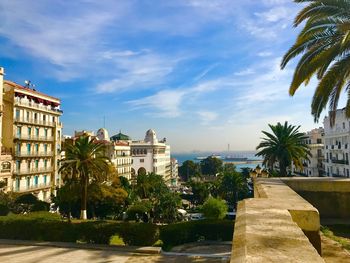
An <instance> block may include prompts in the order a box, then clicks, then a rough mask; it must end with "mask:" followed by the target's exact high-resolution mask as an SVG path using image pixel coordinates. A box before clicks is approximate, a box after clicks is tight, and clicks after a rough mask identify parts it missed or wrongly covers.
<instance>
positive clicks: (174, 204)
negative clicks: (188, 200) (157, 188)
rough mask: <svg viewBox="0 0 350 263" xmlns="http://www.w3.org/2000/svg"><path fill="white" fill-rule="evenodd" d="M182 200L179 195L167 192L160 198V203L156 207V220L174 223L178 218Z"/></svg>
mask: <svg viewBox="0 0 350 263" xmlns="http://www.w3.org/2000/svg"><path fill="white" fill-rule="evenodd" d="M180 204H181V198H180V197H179V195H178V194H177V193H172V192H170V191H169V192H167V193H164V194H162V195H161V196H160V198H159V202H158V203H157V204H156V205H155V208H154V210H155V211H154V214H155V218H156V219H159V220H161V221H163V222H164V221H165V222H168V223H171V222H174V221H175V220H176V219H177V217H178V211H177V209H178V208H179V206H180Z"/></svg>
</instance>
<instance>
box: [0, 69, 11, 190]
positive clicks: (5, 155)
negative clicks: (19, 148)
mask: <svg viewBox="0 0 350 263" xmlns="http://www.w3.org/2000/svg"><path fill="white" fill-rule="evenodd" d="M4 74H5V72H4V68H1V67H0V149H1V153H0V181H1V182H3V187H2V190H4V191H6V192H7V191H11V190H12V170H13V160H12V155H11V154H12V152H11V148H6V147H5V146H3V144H2V140H3V139H2V126H3V114H4V112H3V111H4V107H3V90H4V87H3V85H4Z"/></svg>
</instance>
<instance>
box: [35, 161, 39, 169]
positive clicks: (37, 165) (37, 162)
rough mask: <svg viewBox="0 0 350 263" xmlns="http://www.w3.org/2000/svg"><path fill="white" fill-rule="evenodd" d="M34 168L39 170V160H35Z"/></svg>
mask: <svg viewBox="0 0 350 263" xmlns="http://www.w3.org/2000/svg"><path fill="white" fill-rule="evenodd" d="M35 168H37V169H38V168H39V160H35Z"/></svg>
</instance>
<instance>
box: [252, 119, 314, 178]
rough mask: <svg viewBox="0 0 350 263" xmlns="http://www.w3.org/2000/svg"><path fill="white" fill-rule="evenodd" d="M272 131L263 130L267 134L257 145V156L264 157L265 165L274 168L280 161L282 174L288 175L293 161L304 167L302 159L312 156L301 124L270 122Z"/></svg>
mask: <svg viewBox="0 0 350 263" xmlns="http://www.w3.org/2000/svg"><path fill="white" fill-rule="evenodd" d="M269 127H270V128H271V130H272V133H268V132H266V131H262V133H263V134H264V135H265V136H266V137H265V138H263V140H262V142H261V143H260V144H259V145H258V146H257V147H256V149H257V150H259V151H258V153H257V154H256V155H257V156H262V157H264V161H263V165H266V166H268V167H269V168H270V170H273V165H274V164H275V162H278V163H279V169H280V175H281V176H287V167H288V166H290V165H291V163H292V162H293V163H294V164H295V165H296V166H297V167H302V160H303V159H308V156H311V154H310V150H309V147H308V145H307V144H306V143H305V140H306V138H307V137H306V136H305V134H303V133H301V132H299V128H300V126H297V127H296V126H293V125H288V122H285V123H284V125H282V124H281V123H279V122H278V123H277V125H271V124H269Z"/></svg>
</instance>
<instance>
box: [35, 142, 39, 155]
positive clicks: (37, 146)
mask: <svg viewBox="0 0 350 263" xmlns="http://www.w3.org/2000/svg"><path fill="white" fill-rule="evenodd" d="M35 152H36V153H38V152H39V144H35Z"/></svg>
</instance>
